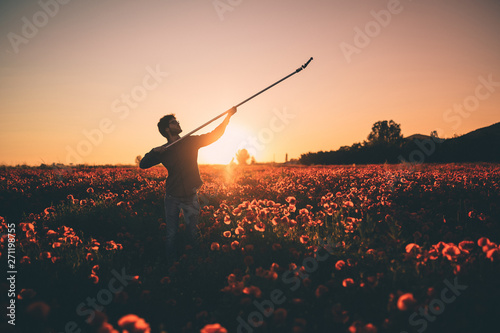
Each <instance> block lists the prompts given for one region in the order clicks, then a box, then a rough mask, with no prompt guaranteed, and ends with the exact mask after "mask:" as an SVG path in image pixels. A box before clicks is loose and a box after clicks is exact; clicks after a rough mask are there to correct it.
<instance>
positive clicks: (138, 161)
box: [135, 155, 142, 165]
mask: <svg viewBox="0 0 500 333" xmlns="http://www.w3.org/2000/svg"><path fill="white" fill-rule="evenodd" d="M141 160H142V156H141V155H137V156H136V157H135V164H136V165H139V164H141Z"/></svg>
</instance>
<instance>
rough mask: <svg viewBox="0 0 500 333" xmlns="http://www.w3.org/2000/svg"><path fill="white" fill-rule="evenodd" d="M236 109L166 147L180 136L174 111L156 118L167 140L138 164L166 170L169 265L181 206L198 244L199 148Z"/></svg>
mask: <svg viewBox="0 0 500 333" xmlns="http://www.w3.org/2000/svg"><path fill="white" fill-rule="evenodd" d="M235 113H236V107H233V108H231V109H230V110H229V111H228V113H227V115H226V118H225V119H224V121H223V122H222V123H221V124H220V125H219V126H217V127H216V128H215V129H214V130H213V131H212V132H210V133H207V134H203V135H191V136H188V137H186V138H183V139H182V140H181V141H179V142H178V143H176V144H175V145H173V146H171V147H169V148H167V145H169V144H171V143H173V142H175V141H177V140H179V139H180V138H181V137H180V136H179V134H180V133H181V132H182V129H181V126H180V124H179V122H178V121H177V119H175V115H174V114H169V115H166V116H164V117H163V118H161V119H160V121H159V122H158V130H159V131H160V133H161V135H162V136H164V137H165V138H166V139H167V141H168V142H167V144H165V145H162V146H159V147H156V148H153V149H151V151H150V152H148V153H147V154H146V155H145V156H144V157H143V159H142V160H141V162H140V164H139V167H140V168H141V169H147V168H150V167H152V166H154V165H157V164H159V163H161V164H163V165H164V166H165V168H167V171H168V176H167V181H166V184H165V187H166V188H165V197H164V205H165V219H166V225H167V228H166V229H167V240H166V248H167V263H168V264H169V265H171V264H172V263H173V262H174V260H175V259H176V257H177V256H176V253H175V235H176V232H177V228H178V225H179V213H180V211H181V210H182V212H183V215H184V220H185V223H186V227H187V231H188V237H189V240H190V242H191V243H192V244H193V245H197V242H198V238H199V230H198V217H199V214H200V204H199V202H198V189H199V188H200V186H201V185H202V184H203V182H202V180H201V177H200V172H199V169H198V149H200V148H201V147H205V146H208V145H209V144H211V143H213V142H215V141H217V140H218V139H219V138H220V137H221V136H222V134H224V131H225V129H226V127H227V124H228V123H229V119H230V118H231V116H233V115H234V114H235Z"/></svg>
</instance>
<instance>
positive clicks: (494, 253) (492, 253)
mask: <svg viewBox="0 0 500 333" xmlns="http://www.w3.org/2000/svg"><path fill="white" fill-rule="evenodd" d="M486 258H488V259H490V260H491V261H498V260H499V259H500V250H499V249H498V247H495V248H493V249H490V250H489V251H488V252H486Z"/></svg>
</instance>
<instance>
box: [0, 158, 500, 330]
mask: <svg viewBox="0 0 500 333" xmlns="http://www.w3.org/2000/svg"><path fill="white" fill-rule="evenodd" d="M200 172H201V176H202V179H203V180H204V182H205V183H204V185H203V187H202V188H201V189H200V192H199V201H200V204H201V206H202V210H201V216H200V223H199V227H200V231H201V239H200V243H199V245H198V246H192V245H191V244H188V243H187V235H186V232H185V226H184V224H183V223H182V222H183V219H182V216H181V224H180V225H179V231H178V244H177V245H178V249H179V251H180V252H181V254H182V255H181V256H180V258H179V260H178V261H176V262H175V263H174V265H173V266H170V267H169V266H167V264H166V253H165V240H164V239H165V221H164V213H163V196H164V184H165V178H166V175H167V174H166V171H165V169H164V168H160V167H154V168H151V169H148V170H140V169H138V168H136V167H89V166H79V167H73V168H71V169H60V168H56V167H54V168H51V167H45V168H28V167H25V168H21V167H17V168H9V167H4V168H2V169H0V180H1V182H0V216H1V217H0V231H1V234H2V236H1V237H2V238H1V240H0V257H1V267H2V269H3V270H4V271H5V272H6V273H5V275H6V276H7V280H6V279H5V278H4V279H2V282H1V284H0V286H1V289H2V290H1V295H2V296H1V298H0V299H1V300H2V301H1V303H2V309H4V311H5V313H6V316H5V317H4V320H3V321H2V323H1V326H0V331H2V332H16V331H17V332H58V333H59V332H64V333H69V332H70V333H77V332H110V333H111V332H116V333H118V332H120V333H125V332H128V333H132V332H134V333H135V332H168V333H175V332H202V333H208V332H221V333H222V332H229V333H232V332H245V333H250V332H278V333H281V332H283V333H284V332H296V333H299V332H351V333H352V332H420V333H421V332H496V331H498V327H499V324H498V323H499V321H500V319H499V317H498V313H499V310H500V305H499V304H500V282H499V281H500V249H499V245H498V244H499V243H500V185H499V184H500V165H498V164H445V165H417V166H402V165H368V166H331V167H300V166H259V165H255V166H248V167H241V168H240V167H226V166H201V167H200ZM11 265H12V266H11ZM9 272H14V273H9ZM12 304H14V305H12ZM13 324H15V326H14V325H13Z"/></svg>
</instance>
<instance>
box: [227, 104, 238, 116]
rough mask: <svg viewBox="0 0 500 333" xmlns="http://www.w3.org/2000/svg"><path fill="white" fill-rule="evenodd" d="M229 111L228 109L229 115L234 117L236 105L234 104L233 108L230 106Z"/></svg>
mask: <svg viewBox="0 0 500 333" xmlns="http://www.w3.org/2000/svg"><path fill="white" fill-rule="evenodd" d="M227 111H228V112H227V115H228V117H232V116H233V115H234V114H235V113H236V106H233V107H232V108H230V109H229V110H227Z"/></svg>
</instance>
